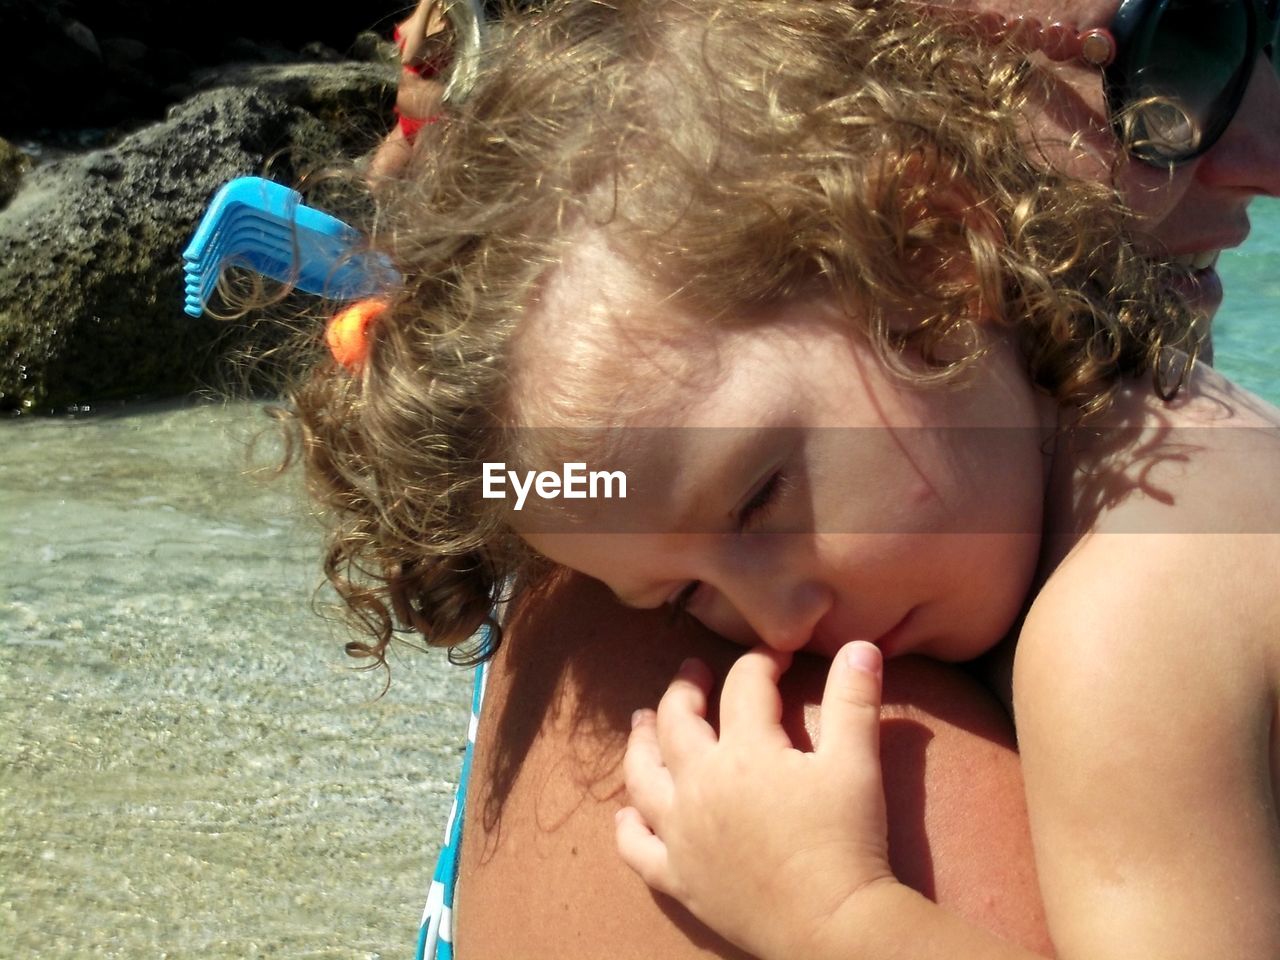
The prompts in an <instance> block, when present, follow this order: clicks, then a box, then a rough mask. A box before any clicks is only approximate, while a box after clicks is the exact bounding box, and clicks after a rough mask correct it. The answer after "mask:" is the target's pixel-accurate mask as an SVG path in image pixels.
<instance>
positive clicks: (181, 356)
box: [0, 0, 402, 412]
mask: <svg viewBox="0 0 1280 960" xmlns="http://www.w3.org/2000/svg"><path fill="white" fill-rule="evenodd" d="M263 6H265V7H266V8H267V10H268V12H267V13H266V14H263V13H262V12H261V11H260V10H256V9H255V8H253V7H250V6H249V4H248V3H247V2H239V0H232V2H231V3H229V4H222V5H220V7H219V10H218V18H219V23H218V24H214V25H205V24H202V25H201V26H200V27H199V29H193V28H190V27H183V28H179V27H177V26H176V24H174V23H173V22H172V21H174V20H175V10H180V8H174V7H172V6H171V5H166V6H163V7H162V6H161V5H160V4H159V3H154V2H142V0H132V2H131V0H117V2H115V3H111V2H106V3H98V4H94V5H92V7H90V5H89V4H87V3H84V4H79V5H77V4H73V3H62V2H53V3H49V2H47V0H0V23H3V24H4V28H3V29H0V37H2V38H3V39H0V51H5V52H8V53H9V54H10V56H9V57H8V58H7V59H6V58H4V57H0V62H3V63H4V64H5V66H4V71H3V72H4V73H9V74H14V75H15V76H14V77H8V76H6V78H5V79H6V82H7V87H6V89H7V93H6V95H5V98H4V100H5V102H4V104H3V105H2V106H0V411H7V412H63V411H66V410H68V409H81V408H83V407H84V406H85V405H86V404H93V403H97V402H102V401H107V400H119V399H129V398H134V397H152V398H154V397H163V396H173V395H179V394H183V393H188V392H190V391H192V390H194V389H198V388H200V387H204V386H208V385H210V384H213V383H217V382H218V380H219V376H220V374H219V373H218V363H217V361H218V358H219V357H221V356H224V355H226V354H227V353H228V352H229V351H234V350H236V349H238V348H239V347H240V346H242V345H243V342H244V338H245V337H246V336H248V335H249V330H248V328H247V327H243V326H239V327H238V326H237V325H234V324H226V323H220V322H218V321H215V320H211V319H209V318H202V319H200V320H192V319H191V318H189V317H187V316H186V315H185V314H183V313H182V310H181V306H182V275H181V273H182V271H181V262H180V258H181V251H182V248H183V247H184V246H185V244H186V242H187V240H188V239H189V237H190V234H191V231H192V230H193V228H194V225H195V222H196V220H197V219H198V218H199V216H200V214H201V213H202V211H203V210H204V207H205V205H206V204H207V203H208V200H209V198H210V197H211V196H212V194H213V193H214V192H215V191H216V190H217V188H218V187H219V186H221V185H222V184H223V183H225V182H226V181H227V180H229V179H231V178H232V177H236V176H240V175H244V174H261V173H263V171H264V170H267V169H268V168H269V170H270V176H272V177H273V178H274V179H277V180H280V181H282V182H285V183H290V184H292V183H295V182H297V181H298V179H299V178H300V177H301V176H302V175H303V174H304V173H305V172H306V171H307V170H309V169H313V168H315V167H317V166H322V165H325V164H327V163H331V162H333V161H335V160H340V159H343V158H353V157H356V156H359V155H360V154H362V153H364V152H366V151H367V150H369V149H370V148H371V147H372V146H373V145H374V143H376V141H377V139H378V137H379V136H380V135H381V133H382V132H384V131H385V129H386V127H387V126H388V124H389V122H390V120H389V118H390V107H391V104H392V101H393V98H394V91H395V80H396V73H397V69H396V64H395V56H394V48H393V47H392V46H391V45H390V43H389V42H387V40H386V35H388V34H389V32H390V29H391V24H392V23H394V21H395V19H396V17H397V14H398V13H399V12H400V11H401V10H402V6H401V5H399V4H397V5H393V6H388V5H385V4H384V5H383V6H382V7H381V8H379V7H378V5H376V4H360V5H356V7H357V9H355V10H353V11H350V12H348V13H347V14H346V20H345V22H344V21H341V20H340V19H339V18H337V17H336V16H334V17H330V16H329V14H327V13H326V15H325V21H324V22H321V21H314V22H313V21H311V20H308V19H306V17H305V16H304V14H306V13H313V12H314V8H312V9H304V8H303V7H302V6H301V5H300V4H292V3H276V4H268V5H261V4H259V5H258V7H263ZM237 14H239V15H237ZM166 19H167V20H168V21H170V22H169V23H168V24H167V25H166V22H165V21H166ZM249 26H252V27H253V30H252V32H250V31H248V30H247V27H249ZM371 28H372V29H371ZM344 38H346V39H345V40H344ZM6 47H8V48H9V49H8V50H5V48H6ZM0 75H2V74H0ZM51 101H56V103H54V102H51ZM50 119H54V120H56V121H57V122H56V123H55V124H50V123H49V121H50ZM86 143H87V144H88V149H85V144H86Z"/></svg>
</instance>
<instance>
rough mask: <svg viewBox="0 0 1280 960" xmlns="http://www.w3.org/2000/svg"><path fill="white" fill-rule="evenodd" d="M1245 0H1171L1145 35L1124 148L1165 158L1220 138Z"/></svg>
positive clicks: (1231, 99) (1231, 101)
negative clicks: (1127, 144) (1144, 47)
mask: <svg viewBox="0 0 1280 960" xmlns="http://www.w3.org/2000/svg"><path fill="white" fill-rule="evenodd" d="M1247 2H1248V0H1170V2H1169V3H1168V4H1167V5H1166V6H1165V8H1164V11H1163V12H1162V13H1161V14H1160V15H1159V17H1160V19H1159V22H1158V23H1156V24H1155V25H1154V27H1153V29H1151V30H1150V31H1149V32H1148V33H1147V40H1146V49H1145V50H1144V51H1143V54H1144V56H1143V57H1142V60H1141V63H1142V66H1141V68H1140V69H1139V70H1138V71H1137V73H1136V75H1135V76H1134V78H1133V85H1132V86H1131V88H1130V91H1129V94H1130V95H1129V103H1128V108H1127V111H1126V113H1127V115H1126V116H1125V117H1124V118H1123V123H1124V127H1125V130H1126V132H1127V134H1128V139H1129V143H1130V149H1131V150H1132V151H1133V152H1134V153H1135V154H1136V155H1137V156H1138V157H1140V158H1142V159H1144V160H1149V161H1156V162H1169V161H1177V160H1182V159H1186V158H1188V157H1191V156H1195V155H1196V154H1197V153H1200V152H1201V151H1202V150H1204V149H1206V148H1207V147H1208V146H1209V145H1211V144H1212V143H1213V142H1214V141H1215V140H1217V138H1218V137H1219V136H1221V135H1222V132H1223V130H1224V129H1225V128H1226V126H1227V123H1229V122H1230V120H1231V113H1232V112H1234V110H1235V108H1236V106H1237V105H1238V98H1239V93H1240V91H1241V89H1242V87H1241V83H1242V80H1244V79H1246V77H1245V75H1244V73H1243V71H1244V70H1246V69H1247V68H1248V67H1249V66H1251V65H1250V64H1246V63H1245V59H1246V56H1247V51H1248V44H1249V13H1248V10H1247V9H1246V3H1247Z"/></svg>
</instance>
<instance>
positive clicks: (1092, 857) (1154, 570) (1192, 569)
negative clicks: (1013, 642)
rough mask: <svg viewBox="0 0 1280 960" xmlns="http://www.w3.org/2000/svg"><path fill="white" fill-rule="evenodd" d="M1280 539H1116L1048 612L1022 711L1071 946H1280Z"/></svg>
mask: <svg viewBox="0 0 1280 960" xmlns="http://www.w3.org/2000/svg"><path fill="white" fill-rule="evenodd" d="M1216 493H1217V494H1218V495H1219V496H1220V497H1222V498H1225V497H1226V491H1225V490H1223V489H1221V488H1219V489H1218V490H1217V491H1216ZM1188 499H1189V498H1188ZM1278 548H1280V543H1278V542H1277V538H1275V537H1273V536H1272V537H1268V536H1252V537H1241V536H1234V535H1214V534H1200V533H1197V534H1175V533H1162V534H1147V535H1127V534H1115V533H1112V534H1107V535H1100V536H1096V537H1094V538H1092V540H1091V542H1089V543H1088V544H1086V545H1085V547H1084V548H1083V549H1082V550H1081V551H1080V552H1079V556H1077V557H1076V558H1075V559H1074V560H1069V561H1068V562H1067V563H1065V564H1064V565H1063V566H1062V567H1061V568H1060V569H1059V571H1058V573H1057V574H1055V577H1054V579H1053V582H1052V583H1051V584H1050V586H1049V587H1047V588H1046V590H1045V591H1044V592H1043V593H1042V594H1041V596H1040V597H1039V598H1038V599H1037V601H1036V603H1035V605H1034V606H1033V608H1032V611H1031V614H1030V616H1029V617H1028V619H1027V622H1026V624H1025V625H1024V627H1023V630H1022V636H1021V639H1020V641H1019V648H1018V659H1017V666H1016V677H1015V684H1014V690H1015V704H1016V708H1017V727H1018V737H1019V744H1020V747H1021V750H1022V758H1023V770H1024V774H1025V782H1026V789H1027V799H1028V808H1029V812H1030V816H1031V824H1032V833H1033V840H1034V844H1035V849H1036V861H1037V868H1038V873H1039V876H1040V885H1041V889H1042V892H1043V894H1044V898H1045V905H1046V910H1047V914H1048V919H1049V925H1050V930H1051V932H1052V934H1053V939H1054V943H1055V944H1056V945H1057V948H1058V951H1059V953H1060V955H1062V956H1063V957H1068V958H1075V957H1090V958H1092V957H1103V958H1107V957H1129V956H1137V955H1141V956H1146V957H1153V958H1162V960H1163V958H1166V957H1167V958H1182V957H1186V958H1199V957H1231V958H1233V960H1236V958H1240V960H1243V958H1259V960H1261V958H1266V960H1274V958H1276V957H1280V826H1278V821H1277V810H1276V804H1275V794H1274V790H1275V786H1274V783H1275V777H1276V771H1275V765H1276V762H1277V760H1280V741H1277V740H1276V734H1275V721H1276V700H1275V696H1274V691H1275V688H1276V666H1277V664H1276V663H1275V655H1274V652H1273V648H1274V646H1275V643H1276V640H1277V639H1280V607H1277V605H1276V601H1275V585H1276V571H1277V569H1280V549H1278ZM1138 948H1140V949H1138Z"/></svg>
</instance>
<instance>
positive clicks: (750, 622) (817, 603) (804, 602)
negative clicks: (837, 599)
mask: <svg viewBox="0 0 1280 960" xmlns="http://www.w3.org/2000/svg"><path fill="white" fill-rule="evenodd" d="M720 592H721V593H722V594H723V596H724V599H725V601H726V602H727V603H728V604H729V605H730V606H731V607H732V608H733V609H734V611H736V613H737V614H738V615H739V616H740V617H741V618H742V620H743V622H744V623H745V625H746V626H747V627H748V628H749V630H750V632H751V633H752V634H754V639H755V640H759V641H760V642H761V643H763V644H765V645H766V646H769V647H772V648H773V649H775V650H782V651H793V650H800V649H802V648H803V647H805V646H808V644H809V641H810V640H811V639H812V638H813V632H814V628H815V627H817V625H818V622H819V621H820V620H821V619H822V618H823V616H824V615H825V614H826V613H827V611H828V610H829V609H831V603H832V596H831V593H830V591H829V590H828V589H826V588H825V587H823V586H822V585H821V584H818V583H815V582H812V581H807V580H800V581H796V580H786V579H780V578H779V579H773V578H771V579H769V580H767V581H765V582H759V581H753V580H751V579H745V578H744V579H742V580H738V581H735V582H729V583H726V584H724V586H723V587H722V588H721V590H720ZM733 639H738V640H744V641H749V640H750V639H753V638H750V637H735V638H733Z"/></svg>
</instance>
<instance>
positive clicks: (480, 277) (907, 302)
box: [292, 0, 1195, 663]
mask: <svg viewBox="0 0 1280 960" xmlns="http://www.w3.org/2000/svg"><path fill="white" fill-rule="evenodd" d="M924 9H925V8H923V7H922V6H920V5H917V4H913V3H901V2H887V0H879V2H876V0H852V2H851V0H841V2H838V3H836V2H831V0H561V2H556V3H553V4H552V5H551V6H550V7H549V8H548V9H546V10H544V11H539V12H538V13H536V14H532V15H526V16H522V17H513V18H512V19H511V20H510V22H509V24H508V26H507V28H506V29H504V31H503V39H502V41H501V43H500V44H498V45H496V46H494V47H492V48H491V49H490V50H489V52H488V62H487V66H486V68H485V69H484V71H483V72H482V75H481V77H480V79H479V82H478V83H477V85H476V87H475V89H474V92H473V93H472V95H471V96H470V98H469V99H468V100H467V102H466V103H465V104H464V105H462V106H461V107H460V108H458V109H457V110H456V111H454V112H451V113H450V114H449V115H448V116H446V117H444V118H442V119H441V120H440V122H438V123H436V124H434V125H432V126H430V127H428V128H427V129H426V130H424V131H423V134H422V140H421V142H420V144H419V149H418V151H417V154H416V158H415V161H414V163H413V166H412V168H411V170H410V171H409V172H408V173H407V174H406V175H405V176H404V177H403V178H402V179H401V180H400V181H399V182H398V183H397V184H395V185H393V186H391V187H388V188H385V189H383V190H382V192H381V195H380V197H379V206H378V210H377V212H376V214H375V215H374V217H373V219H372V221H371V222H369V223H368V224H367V226H368V230H369V236H370V238H371V243H372V244H373V246H375V247H376V248H378V249H380V250H383V251H385V252H386V253H387V254H388V255H389V256H391V257H392V259H393V260H394V262H395V263H396V265H397V267H398V268H399V270H400V272H401V273H402V275H403V277H404V283H403V286H402V287H401V288H400V289H398V290H397V291H395V293H394V295H393V298H392V302H391V304H390V307H389V308H388V310H387V311H386V313H385V314H384V315H383V316H382V317H381V318H380V320H379V322H378V323H377V324H376V325H375V327H374V328H373V331H372V334H371V344H370V351H369V355H368V358H367V361H366V362H365V363H364V364H363V366H362V367H361V368H360V369H359V370H358V371H357V372H356V373H355V374H354V375H353V374H349V373H348V372H347V371H346V370H344V369H341V368H339V367H338V366H336V365H335V364H334V363H332V362H331V361H321V362H319V363H318V364H316V365H315V366H314V368H313V369H312V370H311V371H310V373H309V374H308V376H307V377H306V379H305V380H304V381H303V382H302V383H301V384H300V386H299V387H298V388H297V389H296V390H295V391H294V392H293V397H292V399H293V402H294V404H295V406H296V423H297V425H298V427H299V429H300V431H301V439H302V441H303V442H302V450H303V458H304V460H305V466H306V471H307V476H308V480H309V484H310V489H311V491H312V493H313V494H314V496H315V497H316V499H317V500H318V501H319V502H320V503H321V504H322V505H323V506H324V507H325V508H326V509H327V511H328V513H329V514H330V515H331V517H332V519H333V526H332V531H331V534H330V540H329V545H328V550H327V558H326V564H325V569H326V573H327V576H328V577H329V579H330V580H331V582H332V583H333V584H334V586H335V587H336V588H337V590H338V592H339V593H340V594H341V596H342V597H343V599H344V601H345V602H346V604H347V606H348V608H349V610H350V611H351V612H352V613H353V614H354V615H355V617H356V618H357V619H358V620H359V621H360V622H361V623H362V624H363V625H364V627H365V628H366V629H367V632H368V634H369V635H370V638H369V639H368V640H362V641H353V642H352V643H350V644H348V652H349V653H351V654H352V655H355V656H362V657H372V658H373V659H374V661H375V662H377V663H385V659H384V658H385V654H386V650H387V647H388V644H389V642H390V640H391V638H392V635H393V632H394V630H395V629H396V628H397V626H401V627H411V628H414V629H416V630H418V631H420V632H421V633H422V634H423V635H424V636H425V637H426V640H427V642H429V643H431V644H434V645H442V646H448V647H457V645H459V644H461V643H463V641H465V640H466V639H467V638H469V637H472V636H473V635H475V634H476V631H477V629H478V628H479V627H480V626H481V625H483V624H485V623H486V622H487V621H488V620H489V614H490V609H491V606H492V603H493V601H494V598H495V594H496V593H497V592H498V591H499V590H500V589H501V587H502V585H503V584H509V583H512V582H516V581H518V580H519V579H520V578H521V577H524V576H528V575H530V574H531V573H534V572H536V570H537V564H538V562H539V561H538V560H537V558H536V557H534V556H533V555H532V554H531V552H530V551H529V550H528V549H527V548H525V547H524V546H523V545H522V543H521V542H520V540H519V538H518V537H517V536H516V535H515V534H514V533H513V532H512V531H511V530H510V529H509V528H508V526H507V524H506V522H505V521H504V519H503V515H502V513H501V512H500V508H501V501H497V502H495V501H493V500H486V499H484V498H483V497H482V496H481V477H480V474H481V471H480V465H481V464H482V463H483V462H486V461H502V460H508V459H511V453H512V452H511V451H510V450H509V449H505V447H507V446H509V445H510V442H511V439H510V438H511V431H510V430H509V429H507V428H509V427H510V426H511V424H512V417H513V411H512V404H511V382H512V379H511V376H510V374H511V371H510V370H509V358H510V356H511V353H512V343H513V335H514V334H515V332H516V330H517V329H518V328H519V326H520V323H521V318H522V316H523V315H524V314H525V313H526V311H527V310H528V308H529V304H530V302H531V298H532V297H534V295H535V294H536V291H537V288H538V285H539V284H540V283H541V282H543V281H544V280H545V278H546V277H547V276H548V274H549V272H550V271H552V270H553V269H554V268H555V266H556V264H557V262H558V261H559V259H560V258H561V256H562V255H563V253H564V251H565V249H566V248H567V246H569V245H571V244H572V242H573V238H574V236H575V231H581V229H582V228H583V226H584V225H587V226H589V227H591V228H593V229H598V230H600V231H603V232H604V233H605V234H606V235H607V237H608V240H609V243H610V245H611V247H612V248H613V249H615V250H618V251H621V252H623V253H624V255H625V256H626V257H627V258H628V260H629V261H630V262H632V263H634V264H638V265H640V269H641V270H642V271H643V272H644V273H645V275H646V276H649V277H651V278H653V280H654V283H655V284H656V285H657V286H658V287H659V288H661V289H663V290H665V291H667V292H668V293H669V295H671V296H674V297H678V298H680V299H681V300H682V301H685V302H688V303H690V304H693V305H696V306H698V307H700V308H701V309H702V310H703V312H705V313H706V314H707V315H708V316H709V317H711V320H710V322H716V318H717V317H720V316H722V315H727V314H730V313H734V312H735V311H738V312H741V308H750V307H753V306H759V305H761V304H767V303H770V302H776V301H778V300H780V299H784V298H788V297H791V296H795V295H798V294H800V293H802V292H803V291H811V290H812V289H813V288H814V286H815V285H821V287H822V288H823V289H824V290H825V291H827V292H828V293H830V294H831V295H833V296H834V297H835V299H836V302H837V303H838V304H840V305H841V307H842V308H843V310H844V312H845V313H846V314H847V316H848V318H849V322H850V323H851V324H856V325H857V326H858V328H859V329H861V330H862V331H863V332H864V334H865V336H866V337H867V338H868V339H869V342H870V343H871V344H873V345H874V346H875V348H876V350H877V352H878V354H879V355H880V357H881V358H882V359H883V360H884V361H885V363H887V364H888V365H889V366H890V367H891V368H893V369H896V370H898V371H899V372H900V373H901V374H902V375H903V376H906V377H910V378H912V379H917V380H936V379H940V378H947V377H951V376H954V375H955V374H956V373H957V371H958V370H960V369H963V367H964V365H965V359H961V360H956V359H954V355H953V354H952V353H949V352H947V351H942V350H940V349H939V348H940V345H942V344H944V343H950V344H954V343H955V342H957V341H956V338H957V337H959V338H960V339H961V341H964V338H966V337H968V336H969V335H970V334H971V333H972V332H973V324H974V321H975V318H977V317H978V316H982V317H984V318H992V317H993V318H994V319H995V320H996V321H997V322H998V323H1000V324H1003V325H1004V326H1005V327H1007V328H1008V329H1009V330H1010V331H1011V332H1012V333H1013V334H1014V335H1015V336H1016V337H1017V338H1018V340H1019V341H1020V343H1021V346H1022V350H1023V355H1024V356H1025V358H1026V364H1027V370H1028V374H1029V376H1030V377H1031V379H1032V380H1033V382H1034V383H1036V384H1037V385H1038V386H1039V387H1040V388H1042V389H1043V390H1045V391H1047V392H1048V393H1049V394H1051V395H1052V396H1053V397H1055V398H1056V399H1057V401H1058V402H1059V403H1060V404H1061V405H1062V406H1063V407H1064V408H1067V409H1069V410H1072V411H1075V412H1076V413H1078V414H1079V415H1081V416H1089V415H1093V414H1096V413H1098V412H1100V411H1101V410H1103V409H1104V408H1105V407H1106V405H1107V403H1108V401H1109V398H1110V397H1111V395H1112V394H1113V392H1114V391H1115V390H1116V388H1117V385H1118V383H1119V381H1120V380H1121V379H1122V378H1125V377H1128V376H1132V375H1135V374H1140V373H1143V372H1150V373H1152V374H1153V375H1154V376H1155V378H1156V381H1157V389H1159V390H1160V391H1162V392H1169V391H1170V390H1176V387H1177V384H1176V383H1174V384H1166V383H1165V382H1164V377H1165V373H1164V365H1162V364H1161V363H1160V362H1159V359H1160V357H1161V355H1162V351H1163V350H1164V349H1165V348H1166V347H1168V346H1170V345H1183V346H1194V342H1195V340H1194V327H1193V321H1192V319H1191V317H1190V315H1189V314H1188V313H1187V311H1186V310H1185V309H1184V308H1183V306H1182V305H1181V304H1180V303H1179V302H1177V301H1176V299H1174V298H1173V296H1172V295H1171V294H1168V293H1166V292H1164V286H1163V285H1162V284H1161V283H1160V282H1159V278H1157V277H1155V276H1154V275H1153V274H1152V272H1151V268H1150V267H1149V266H1148V265H1147V264H1146V263H1145V262H1144V261H1143V260H1142V259H1141V258H1140V257H1139V256H1138V255H1137V254H1136V253H1135V252H1134V250H1133V249H1132V248H1131V247H1130V246H1129V245H1128V244H1127V242H1126V241H1125V239H1124V237H1125V222H1126V212H1125V210H1124V208H1123V207H1122V206H1121V204H1120V203H1119V201H1118V200H1117V198H1116V196H1115V195H1114V191H1113V190H1112V189H1111V188H1109V187H1107V186H1106V185H1103V184H1098V183H1095V182H1087V181H1080V180H1075V179H1072V178H1071V177H1069V176H1067V175H1066V174H1064V173H1062V172H1061V171H1060V170H1058V169H1056V168H1055V166H1054V165H1053V164H1051V163H1050V162H1048V160H1047V159H1046V156H1045V151H1044V150H1043V147H1044V145H1043V144H1036V143H1034V142H1033V141H1032V138H1031V134H1030V133H1029V132H1028V125H1027V124H1026V122H1025V110H1026V107H1027V104H1028V102H1029V100H1030V99H1032V98H1034V97H1036V96H1038V95H1039V92H1040V91H1039V89H1038V86H1037V85H1038V84H1039V83H1040V82H1041V81H1042V80H1043V78H1042V77H1041V76H1040V75H1039V74H1038V73H1037V71H1036V70H1035V69H1034V68H1033V67H1031V66H1030V65H1029V64H1028V63H1027V61H1026V59H1025V58H1024V57H1022V56H1020V55H1019V53H1018V51H1016V50H1013V49H1009V48H1004V47H996V46H992V45H991V44H990V43H988V42H985V41H984V40H983V39H982V37H981V36H980V35H979V34H978V32H976V31H973V30H969V29H966V28H965V26H964V24H963V23H962V22H957V21H956V20H955V19H954V18H942V17H936V16H931V15H930V14H929V13H927V12H924ZM904 312H905V313H906V314H907V315H909V316H912V317H915V318H917V320H918V323H917V324H916V326H915V327H914V328H912V329H910V330H908V331H905V332H904V331H903V330H902V329H901V326H900V324H896V325H894V326H891V325H890V324H889V323H888V322H887V320H886V318H887V317H889V316H891V315H892V316H895V317H901V316H902V315H903V314H904ZM965 342H970V343H975V342H977V341H976V339H973V338H970V339H969V340H968V341H965ZM907 351H911V354H910V355H911V356H912V357H915V358H917V359H918V358H920V357H923V358H924V359H925V360H926V361H928V362H927V363H926V364H924V365H923V366H922V365H921V364H920V363H918V362H916V363H905V362H903V358H904V357H905V356H907ZM917 351H918V352H917ZM947 357H949V359H946V358H947ZM495 629H496V628H495ZM496 639H497V635H496V633H495V634H491V637H490V641H489V643H488V645H487V647H486V648H484V649H473V650H471V651H468V652H469V653H470V654H471V655H472V656H483V655H485V654H486V653H488V652H492V650H493V649H494V647H495V646H496Z"/></svg>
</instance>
